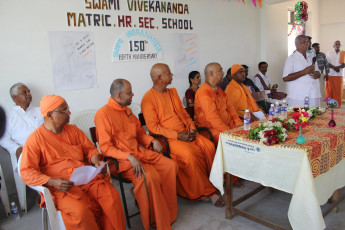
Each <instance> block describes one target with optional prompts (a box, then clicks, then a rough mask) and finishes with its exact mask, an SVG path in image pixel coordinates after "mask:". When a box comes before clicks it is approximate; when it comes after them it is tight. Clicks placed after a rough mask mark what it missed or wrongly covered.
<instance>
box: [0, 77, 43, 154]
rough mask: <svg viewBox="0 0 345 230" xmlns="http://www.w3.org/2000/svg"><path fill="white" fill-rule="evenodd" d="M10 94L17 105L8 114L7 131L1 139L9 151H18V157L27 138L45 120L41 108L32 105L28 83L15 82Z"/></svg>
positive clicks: (1, 142) (3, 145)
mask: <svg viewBox="0 0 345 230" xmlns="http://www.w3.org/2000/svg"><path fill="white" fill-rule="evenodd" d="M10 94H11V97H12V99H13V101H14V102H15V103H16V105H15V106H13V108H12V110H11V111H10V112H9V113H8V115H7V125H6V131H5V135H4V136H3V137H2V139H1V140H0V145H1V146H2V147H4V148H5V149H7V150H8V151H9V152H16V155H17V159H18V158H19V156H20V154H21V152H22V147H23V146H24V143H25V141H26V139H27V138H28V136H29V135H30V134H31V133H32V132H33V131H34V130H35V129H36V128H38V127H39V126H40V125H42V124H43V122H44V120H43V117H42V115H41V113H40V108H39V107H32V106H30V103H31V101H32V96H31V93H30V89H29V88H28V87H27V86H26V85H24V84H23V83H16V84H14V85H13V86H12V87H11V89H10Z"/></svg>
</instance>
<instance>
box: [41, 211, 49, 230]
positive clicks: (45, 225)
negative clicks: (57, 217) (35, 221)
mask: <svg viewBox="0 0 345 230" xmlns="http://www.w3.org/2000/svg"><path fill="white" fill-rule="evenodd" d="M42 228H43V230H48V212H47V209H46V208H42Z"/></svg>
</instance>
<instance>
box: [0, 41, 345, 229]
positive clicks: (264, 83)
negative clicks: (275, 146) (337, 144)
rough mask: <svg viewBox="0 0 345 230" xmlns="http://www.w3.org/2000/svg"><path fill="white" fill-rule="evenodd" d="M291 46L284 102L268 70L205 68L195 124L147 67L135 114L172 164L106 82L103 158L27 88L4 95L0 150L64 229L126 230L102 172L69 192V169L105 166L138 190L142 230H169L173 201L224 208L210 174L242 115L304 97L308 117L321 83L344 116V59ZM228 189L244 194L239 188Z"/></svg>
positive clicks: (158, 70)
mask: <svg viewBox="0 0 345 230" xmlns="http://www.w3.org/2000/svg"><path fill="white" fill-rule="evenodd" d="M295 45H296V51H295V52H294V53H293V54H291V55H290V56H289V57H288V58H287V60H286V62H285V66H284V70H283V76H282V79H283V81H284V82H286V89H287V92H286V93H284V92H278V90H277V89H278V85H276V84H273V85H272V82H273V81H272V79H271V78H270V77H269V76H268V75H267V74H266V73H267V69H268V63H266V62H260V63H259V64H258V73H257V74H256V75H255V76H254V81H252V80H251V79H250V78H248V69H249V68H248V66H246V65H239V64H234V65H232V66H231V68H229V69H228V71H227V74H226V76H225V77H224V78H223V76H224V72H223V67H222V66H221V65H220V64H219V63H216V62H214V63H209V64H207V65H206V67H205V69H204V76H205V82H204V83H203V84H202V85H201V86H200V87H199V85H200V82H201V74H200V72H198V71H193V72H191V73H190V74H189V77H188V80H189V85H190V87H189V88H188V90H187V91H186V94H185V97H186V101H187V106H188V107H190V108H192V109H194V117H190V116H189V114H188V113H187V111H186V110H185V108H184V106H183V104H182V102H181V100H180V98H179V95H178V94H177V91H176V89H174V88H168V86H169V85H170V84H171V83H172V80H173V73H171V71H170V68H169V66H168V65H166V64H163V63H157V64H155V65H153V66H152V68H151V71H150V76H151V80H152V83H153V86H152V88H151V89H149V90H148V91H147V92H146V94H145V95H144V97H143V98H142V102H141V109H142V112H143V115H144V117H145V120H146V125H147V128H148V130H149V132H150V133H152V134H160V135H163V136H165V137H166V138H167V140H168V143H169V146H170V159H169V158H167V157H165V156H163V155H162V149H163V147H162V145H161V143H160V142H159V141H158V140H156V139H155V138H153V137H152V136H150V135H148V134H146V132H145V130H144V129H143V128H142V127H141V124H140V121H139V120H138V118H137V114H133V113H132V111H131V110H130V108H129V107H128V106H129V105H130V104H131V102H132V97H133V96H134V93H133V92H132V86H131V83H130V82H129V81H127V80H125V79H115V80H114V81H113V82H112V84H111V86H110V98H109V101H108V103H107V104H106V105H104V106H103V107H102V108H101V109H99V111H98V112H97V114H96V116H95V124H96V130H97V139H98V143H99V148H100V150H101V153H99V152H98V150H97V149H96V148H95V147H93V145H92V143H91V141H90V140H88V138H87V137H86V136H85V134H83V132H82V131H81V130H80V129H78V128H77V127H75V126H73V125H69V124H68V122H69V117H70V114H71V113H70V111H69V107H68V104H67V101H66V100H65V99H64V98H61V97H59V96H56V95H46V96H44V97H43V98H42V99H41V102H40V107H32V106H30V104H31V101H32V95H31V92H30V89H29V88H28V86H26V85H25V84H23V83H17V84H15V85H13V86H12V87H11V89H10V94H11V97H12V99H13V101H14V102H15V106H14V107H13V108H12V110H11V111H9V112H8V113H7V114H8V115H7V122H6V124H7V128H6V131H5V134H4V137H3V138H2V139H1V140H0V144H1V146H2V147H4V148H6V149H7V150H8V151H12V152H16V155H17V158H18V157H19V156H20V155H21V156H22V159H23V160H22V165H21V168H20V171H21V174H22V178H23V181H24V183H25V184H27V185H31V186H37V185H40V186H46V187H47V188H49V190H50V191H51V193H52V196H53V200H54V203H55V206H56V207H57V209H59V210H60V211H61V213H62V217H63V220H64V223H65V225H66V228H67V229H72V228H73V229H86V228H87V227H89V226H93V227H92V229H115V228H116V229H125V219H124V214H123V210H122V207H121V201H120V200H119V195H118V192H117V191H116V189H115V188H114V187H113V186H112V185H111V183H109V180H108V178H109V175H107V173H106V172H102V174H100V175H98V176H97V177H96V178H95V179H94V180H92V181H91V182H90V183H89V184H86V185H81V186H74V184H73V183H72V182H71V181H69V178H70V176H71V174H72V172H73V171H74V169H75V168H77V167H80V166H83V165H94V166H95V167H99V166H100V165H101V164H102V163H103V156H109V157H113V158H115V159H117V160H118V161H119V171H118V172H121V173H122V175H123V177H124V178H126V179H128V180H130V181H131V182H132V183H133V184H134V190H133V192H134V196H135V199H136V201H137V202H138V206H139V209H140V213H141V220H142V223H143V226H144V228H145V229H149V228H150V226H155V227H156V228H157V229H170V228H171V224H172V223H173V222H174V221H175V220H176V217H177V199H176V197H177V195H178V196H180V197H183V198H185V199H188V200H192V201H200V200H202V201H206V202H210V203H211V204H213V205H215V206H216V207H223V206H224V200H223V198H222V196H221V195H220V193H219V191H218V189H217V188H216V187H214V185H213V184H212V183H211V182H210V180H209V176H210V170H211V167H212V163H213V159H214V156H215V150H216V147H217V144H218V139H219V134H220V133H222V132H224V131H228V130H230V129H233V128H238V127H240V126H242V125H243V120H244V113H245V111H246V110H248V111H249V113H250V114H251V120H252V121H255V120H259V119H265V118H266V116H267V113H268V109H269V105H270V103H273V102H275V101H278V102H280V101H281V100H287V102H288V105H289V106H303V105H304V103H305V101H304V99H305V97H306V95H308V96H309V98H310V106H311V107H316V106H319V105H320V99H321V91H320V81H324V80H325V81H326V84H325V85H326V86H325V87H326V88H325V94H326V97H331V98H333V99H335V100H337V101H338V105H339V107H340V106H341V98H342V91H343V90H342V87H343V76H344V71H343V68H344V67H345V64H344V56H345V55H344V51H341V50H340V47H341V44H340V42H339V41H336V42H334V46H333V47H334V50H333V51H331V52H330V53H329V54H328V55H327V56H326V55H325V54H323V53H322V52H320V46H319V44H318V43H314V44H313V46H312V47H313V48H311V40H310V39H308V37H307V36H304V35H300V36H298V37H296V40H295ZM320 77H323V78H322V79H320ZM197 126H199V127H201V126H202V127H206V128H208V129H209V130H210V132H211V133H212V136H213V142H212V141H210V140H209V139H208V138H206V137H205V136H203V135H201V134H199V133H197V132H196V130H197ZM111 173H113V172H111ZM114 173H115V172H114ZM234 183H235V185H237V186H239V187H243V185H242V183H241V180H240V178H235V180H234ZM100 188H102V189H100ZM95 194H99V195H101V196H99V195H95ZM103 195H104V197H108V198H107V200H108V201H107V202H105V200H104V199H105V198H103ZM41 207H44V197H42V199H41ZM76 207H78V208H76Z"/></svg>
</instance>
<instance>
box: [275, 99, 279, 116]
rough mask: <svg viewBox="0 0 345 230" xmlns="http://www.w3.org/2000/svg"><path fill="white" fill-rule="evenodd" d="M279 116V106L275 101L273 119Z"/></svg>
mask: <svg viewBox="0 0 345 230" xmlns="http://www.w3.org/2000/svg"><path fill="white" fill-rule="evenodd" d="M279 116H280V105H279V102H278V101H276V106H275V107H274V117H279Z"/></svg>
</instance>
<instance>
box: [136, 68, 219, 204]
mask: <svg viewBox="0 0 345 230" xmlns="http://www.w3.org/2000/svg"><path fill="white" fill-rule="evenodd" d="M150 74H151V78H152V81H153V87H152V89H150V90H149V91H148V92H146V94H145V95H144V97H143V99H142V102H141V108H142V111H143V114H144V117H145V121H146V125H147V127H148V129H149V131H150V132H152V133H155V134H160V135H163V136H165V137H166V138H167V139H168V142H169V146H170V156H171V158H172V159H173V160H174V161H176V162H177V163H178V165H179V167H180V170H179V173H178V175H177V194H178V195H179V196H181V197H184V198H186V199H190V200H205V201H210V200H211V201H212V203H213V204H215V205H216V206H224V201H223V199H222V198H221V197H220V196H219V195H218V191H217V189H216V188H215V187H214V186H213V185H212V183H211V182H210V180H209V174H210V171H211V167H212V163H213V159H214V155H215V147H214V144H213V143H212V142H211V141H210V140H209V139H207V138H206V137H204V136H202V135H200V134H198V133H196V128H195V125H194V123H193V121H192V119H191V118H190V116H189V115H188V113H187V112H186V110H185V109H184V108H183V105H182V102H181V100H180V98H179V96H178V94H177V91H176V89H174V88H173V89H168V88H166V87H167V86H168V85H169V84H171V81H172V76H173V74H172V73H171V72H170V68H169V66H167V65H166V64H155V65H154V66H153V67H152V68H151V73H150Z"/></svg>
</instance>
